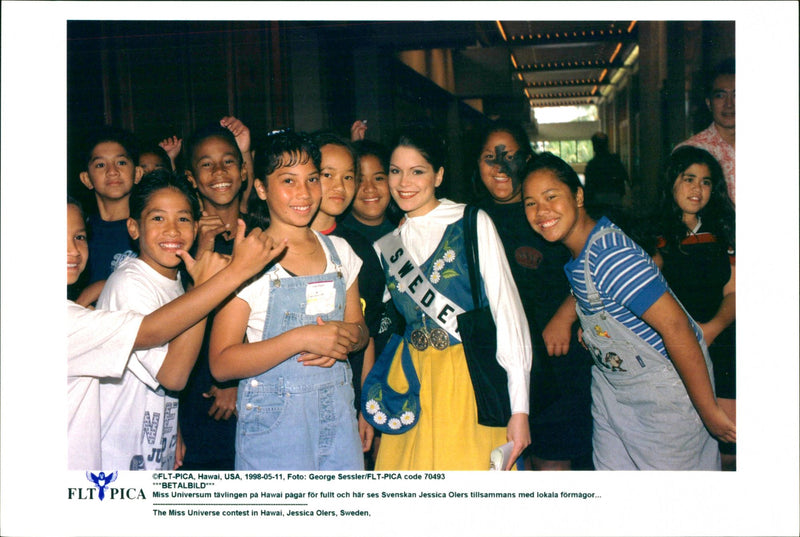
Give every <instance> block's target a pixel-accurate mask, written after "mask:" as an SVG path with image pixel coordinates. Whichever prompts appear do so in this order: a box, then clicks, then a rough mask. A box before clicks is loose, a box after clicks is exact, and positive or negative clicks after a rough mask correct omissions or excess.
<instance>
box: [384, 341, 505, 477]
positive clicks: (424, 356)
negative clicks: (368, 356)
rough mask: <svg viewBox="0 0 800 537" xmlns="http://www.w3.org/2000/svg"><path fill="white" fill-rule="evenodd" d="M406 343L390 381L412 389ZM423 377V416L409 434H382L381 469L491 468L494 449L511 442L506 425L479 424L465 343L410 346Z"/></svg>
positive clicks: (421, 403)
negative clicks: (406, 365) (403, 357)
mask: <svg viewBox="0 0 800 537" xmlns="http://www.w3.org/2000/svg"><path fill="white" fill-rule="evenodd" d="M404 344H406V342H405V341H404V342H403V344H401V345H400V346H399V347H398V349H397V351H396V353H395V358H394V360H393V362H392V367H391V369H390V370H389V385H390V386H391V387H392V388H393V389H395V390H397V391H399V392H405V391H406V390H407V389H408V382H407V381H406V378H405V375H404V374H403V368H402V367H401V364H400V355H399V353H400V352H402V348H403V345H404ZM409 350H410V351H411V359H412V361H413V362H414V368H415V369H416V371H417V375H418V376H419V382H420V390H419V396H420V408H421V412H420V416H419V420H418V422H417V425H416V426H415V427H414V428H412V429H410V430H409V431H408V432H406V433H403V434H384V435H382V436H381V443H380V448H379V449H378V458H377V460H376V462H375V470H381V471H384V470H488V469H489V455H490V453H491V452H492V450H493V449H494V448H496V447H498V446H501V445H503V444H505V443H506V442H507V440H506V428H505V427H484V426H483V425H478V408H477V406H476V403H475V393H474V391H473V389H472V381H471V380H470V376H469V369H468V368H467V362H466V358H465V357H464V349H463V347H462V346H461V345H451V346H450V347H448V348H446V349H445V350H443V351H439V350H436V349H434V348H433V347H428V348H427V349H425V350H424V351H418V350H417V349H415V348H414V347H410V348H409Z"/></svg>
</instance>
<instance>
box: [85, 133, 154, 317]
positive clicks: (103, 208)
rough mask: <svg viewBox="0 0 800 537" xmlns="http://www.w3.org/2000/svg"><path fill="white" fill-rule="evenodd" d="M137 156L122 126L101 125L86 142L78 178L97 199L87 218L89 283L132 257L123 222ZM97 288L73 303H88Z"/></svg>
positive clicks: (139, 171)
mask: <svg viewBox="0 0 800 537" xmlns="http://www.w3.org/2000/svg"><path fill="white" fill-rule="evenodd" d="M137 159H138V144H137V142H136V139H135V137H134V136H133V134H132V133H130V132H128V131H126V130H123V129H118V128H115V127H109V126H105V127H103V128H101V129H99V130H97V131H96V132H94V133H93V134H92V135H91V137H90V139H89V143H88V144H87V154H86V170H85V171H82V172H81V174H80V179H81V182H82V183H83V184H84V186H85V187H86V188H88V189H89V190H93V191H94V195H95V200H97V214H93V215H90V216H89V217H88V218H87V224H88V225H89V231H90V233H89V266H88V267H87V270H88V272H89V280H88V283H89V284H93V283H95V282H98V281H100V280H105V279H106V278H108V276H109V275H110V274H111V273H112V272H113V271H114V268H115V267H116V266H117V264H118V263H119V262H120V261H121V260H122V259H125V258H126V257H135V256H136V253H135V252H136V249H135V248H134V245H133V243H132V242H131V238H130V235H128V228H127V221H128V216H129V213H130V211H129V209H128V198H129V197H130V194H131V189H132V188H133V185H134V184H136V183H138V182H139V179H141V178H142V175H143V171H142V168H140V167H139V166H137V165H136V162H137ZM100 285H101V286H102V284H100ZM91 289H94V291H92V290H91ZM101 289H102V287H97V286H90V288H87V289H86V290H85V291H84V293H83V294H82V296H81V297H80V298H79V299H78V300H77V302H78V303H80V304H83V305H88V304H91V303H92V302H94V301H95V300H96V299H97V296H99V294H100V290H101Z"/></svg>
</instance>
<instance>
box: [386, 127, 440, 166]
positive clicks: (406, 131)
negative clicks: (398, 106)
mask: <svg viewBox="0 0 800 537" xmlns="http://www.w3.org/2000/svg"><path fill="white" fill-rule="evenodd" d="M400 146H403V147H411V148H414V149H416V150H417V151H419V153H420V155H422V156H423V157H424V158H425V160H427V161H428V163H429V164H430V165H431V166H432V167H433V171H434V173H435V172H437V171H439V168H442V167H444V166H445V163H446V161H447V143H446V142H445V140H444V138H442V137H441V136H440V135H439V134H438V133H437V132H436V131H435V130H434V129H433V128H431V127H428V126H426V125H412V126H408V127H405V128H403V129H402V130H400V131H399V132H398V134H397V135H396V136H395V137H394V143H393V144H392V151H394V149H396V148H397V147H400Z"/></svg>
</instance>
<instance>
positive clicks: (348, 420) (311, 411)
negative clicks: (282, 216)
mask: <svg viewBox="0 0 800 537" xmlns="http://www.w3.org/2000/svg"><path fill="white" fill-rule="evenodd" d="M317 236H318V237H319V238H320V239H321V240H322V241H323V242H324V243H325V246H326V247H327V249H328V251H329V253H330V259H331V262H332V263H333V264H334V265H336V271H335V272H330V273H326V274H317V275H313V276H297V277H292V278H284V279H280V278H278V276H277V267H275V268H274V269H273V270H272V271H270V272H269V273H267V275H266V276H265V277H269V278H270V280H271V285H272V287H271V289H270V293H269V304H268V305H267V318H266V322H265V323H264V333H263V336H262V339H268V338H271V337H275V336H277V335H279V334H282V333H284V332H286V331H288V330H291V329H293V328H297V327H300V326H305V325H314V324H316V322H317V317H321V318H322V319H323V320H324V321H329V320H337V321H341V320H342V319H344V307H345V294H346V289H345V282H344V278H343V276H342V267H341V263H340V261H339V257H338V255H337V254H336V250H335V248H334V247H333V244H332V243H331V240H330V239H329V238H328V237H326V236H324V235H319V234H318V235H317ZM324 281H333V286H334V289H335V293H336V298H335V301H334V307H333V309H332V310H331V311H330V312H327V313H316V312H311V313H306V312H307V297H308V296H309V294H308V293H309V291H307V287H308V286H309V285H313V284H318V283H320V282H324ZM298 356H299V355H295V356H292V357H290V358H288V359H286V360H284V361H283V362H281V363H280V364H278V365H277V366H275V367H273V368H272V369H269V370H267V371H265V372H263V373H261V374H260V375H257V376H255V377H250V378H247V379H243V380H241V381H240V382H239V393H238V397H237V402H236V409H237V411H238V413H239V421H238V426H237V428H236V469H237V470H363V469H364V458H363V454H362V451H361V440H360V437H359V435H358V422H357V419H356V411H355V407H354V406H353V397H354V395H353V373H352V370H351V369H350V364H349V363H348V362H347V361H337V362H336V363H335V364H334V365H333V366H332V367H329V368H326V367H317V366H304V365H303V364H302V363H300V362H298V361H297V358H298Z"/></svg>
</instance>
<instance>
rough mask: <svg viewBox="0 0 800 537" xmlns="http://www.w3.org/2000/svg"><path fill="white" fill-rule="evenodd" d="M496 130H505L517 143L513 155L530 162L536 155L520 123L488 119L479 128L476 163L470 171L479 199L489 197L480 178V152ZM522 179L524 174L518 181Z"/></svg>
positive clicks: (473, 186) (475, 193) (474, 189)
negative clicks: (517, 148) (488, 120)
mask: <svg viewBox="0 0 800 537" xmlns="http://www.w3.org/2000/svg"><path fill="white" fill-rule="evenodd" d="M496 132H505V133H507V134H509V135H510V136H511V137H512V138H513V139H514V141H515V142H516V143H517V146H518V147H519V150H518V151H517V152H516V154H515V155H519V156H520V157H521V158H524V159H525V162H526V163H530V161H531V160H532V159H533V157H535V156H536V153H534V151H533V147H532V146H531V140H530V138H529V137H528V133H527V132H526V131H525V129H524V128H523V126H522V125H521V124H520V123H517V122H516V121H511V120H507V119H496V120H494V121H490V122H489V123H487V124H486V125H485V126H484V127H483V128H482V129H481V131H480V134H479V137H478V138H477V140H478V144H477V145H476V147H475V150H476V151H477V155H476V158H475V162H476V163H477V164H476V166H475V168H474V170H473V173H472V188H473V191H474V195H475V197H476V198H477V199H478V200H479V201H482V200H485V199H487V198H490V197H491V196H490V194H489V191H488V190H487V189H486V186H485V185H484V184H483V181H482V180H481V172H480V162H479V161H480V158H481V153H483V147H484V146H485V145H486V142H487V141H488V140H489V137H490V136H491V135H492V134H494V133H496ZM524 179H525V177H524V176H523V177H520V178H519V180H520V182H522V181H523V180H524Z"/></svg>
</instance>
